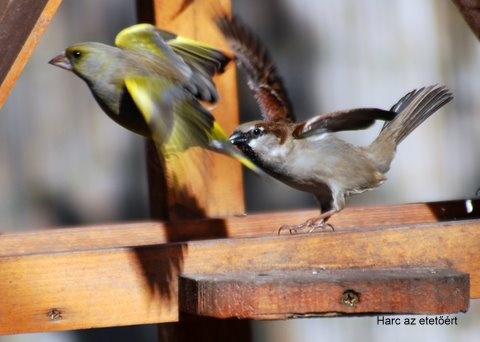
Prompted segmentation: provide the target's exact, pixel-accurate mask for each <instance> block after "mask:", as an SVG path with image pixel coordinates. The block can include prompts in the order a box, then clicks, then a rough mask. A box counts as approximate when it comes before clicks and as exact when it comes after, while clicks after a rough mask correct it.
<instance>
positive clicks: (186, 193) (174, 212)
mask: <svg viewBox="0 0 480 342" xmlns="http://www.w3.org/2000/svg"><path fill="white" fill-rule="evenodd" d="M216 4H217V5H218V6H221V7H222V8H223V9H224V10H225V11H226V12H227V13H228V12H229V11H230V1H229V0H221V1H218V2H216ZM137 7H138V16H139V20H140V21H150V22H153V23H154V24H155V25H157V26H158V27H160V28H162V29H165V30H169V31H172V32H175V33H176V34H180V35H183V36H185V37H188V38H192V39H196V40H198V41H201V42H203V43H206V44H209V45H211V46H214V47H217V48H226V43H225V41H224V40H223V38H222V36H221V34H220V32H219V31H218V30H217V29H216V27H215V25H214V24H213V21H212V14H213V12H212V8H213V6H212V2H210V1H169V0H155V1H140V0H138V1H137ZM235 77H236V75H235V67H234V65H233V63H231V65H229V66H228V67H227V69H226V72H225V73H223V74H222V75H219V76H217V77H215V79H214V80H215V83H216V86H217V89H218V91H219V94H220V100H219V102H218V103H217V104H216V105H215V106H213V108H209V109H210V110H211V112H212V114H213V115H214V116H215V118H216V120H217V121H218V122H219V124H220V126H222V127H223V129H224V131H225V133H226V134H227V135H229V134H230V133H231V132H233V130H234V128H235V127H236V126H237V125H238V101H237V88H236V78H235ZM207 107H208V106H207ZM209 107H212V106H209ZM147 151H148V152H149V153H148V169H149V191H150V200H151V202H150V207H151V212H152V217H154V218H157V219H159V218H162V219H170V220H177V219H184V218H188V217H190V218H201V217H216V216H230V215H237V214H243V213H244V211H245V207H244V203H243V184H242V173H241V166H240V164H239V163H238V162H237V161H235V160H233V159H232V158H228V157H226V156H223V155H220V154H217V153H213V152H208V151H205V150H201V149H199V148H191V149H189V150H188V151H186V152H183V153H181V154H180V155H179V156H178V157H179V158H181V159H182V160H184V161H191V160H195V161H196V163H195V164H194V166H193V167H191V166H190V165H189V166H188V170H187V171H188V177H187V176H186V175H183V176H180V177H177V178H176V179H175V177H174V175H172V174H171V169H172V167H171V164H172V161H171V160H167V161H166V169H167V172H166V173H164V172H162V171H161V167H162V162H161V161H160V162H159V160H158V158H157V156H155V155H154V154H155V151H154V149H153V148H151V147H149V148H148V149H147ZM185 164H188V162H185ZM163 178H166V181H165V180H163ZM165 197H166V198H165Z"/></svg>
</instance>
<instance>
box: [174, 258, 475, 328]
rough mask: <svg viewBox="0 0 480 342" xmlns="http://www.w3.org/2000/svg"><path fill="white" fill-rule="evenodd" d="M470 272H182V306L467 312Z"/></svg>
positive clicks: (327, 312) (289, 312)
mask: <svg viewBox="0 0 480 342" xmlns="http://www.w3.org/2000/svg"><path fill="white" fill-rule="evenodd" d="M469 291H470V286H469V278H468V274H466V273H462V272H457V271H454V270H451V269H441V268H440V269H439V268H410V267H396V268H390V269H378V268H370V269H364V268H360V269H359V268H353V269H303V270H299V269H295V270H270V271H266V272H260V273H259V272H227V273H213V274H212V273H205V274H185V275H182V276H181V277H180V285H179V306H180V311H181V312H186V313H188V314H191V315H199V316H209V317H215V318H240V319H257V320H258V319H288V318H298V317H313V316H332V315H338V314H346V313H349V314H366V313H370V314H372V313H373V314H379V313H383V314H410V313H415V314H430V315H432V314H436V315H439V314H450V313H457V312H466V311H467V309H468V305H469V301H470V294H469Z"/></svg>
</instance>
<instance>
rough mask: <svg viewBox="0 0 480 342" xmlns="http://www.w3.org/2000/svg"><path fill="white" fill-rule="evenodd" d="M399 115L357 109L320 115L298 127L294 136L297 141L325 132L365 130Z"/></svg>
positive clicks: (371, 109)
mask: <svg viewBox="0 0 480 342" xmlns="http://www.w3.org/2000/svg"><path fill="white" fill-rule="evenodd" d="M396 114H397V113H396V112H394V111H388V110H383V109H377V108H357V109H350V110H343V111H338V112H332V113H326V114H320V115H317V116H314V117H313V118H311V119H308V120H305V121H303V122H300V123H298V124H297V125H296V127H295V129H294V131H293V136H294V137H295V138H297V139H301V138H305V137H307V136H310V135H313V134H321V133H324V132H339V131H352V130H359V129H365V128H368V127H370V126H371V125H373V123H374V122H375V121H376V120H383V121H390V120H392V119H393V118H394V117H395V115H396Z"/></svg>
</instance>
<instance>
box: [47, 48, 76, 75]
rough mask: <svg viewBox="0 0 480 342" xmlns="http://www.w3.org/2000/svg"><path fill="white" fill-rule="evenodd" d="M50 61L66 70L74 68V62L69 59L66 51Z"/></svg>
mask: <svg viewBox="0 0 480 342" xmlns="http://www.w3.org/2000/svg"><path fill="white" fill-rule="evenodd" d="M48 63H49V64H51V65H55V66H58V67H60V68H62V69H65V70H70V71H71V70H72V64H71V63H70V61H69V60H68V58H67V56H65V53H64V52H63V53H61V54H59V55H58V56H56V57H54V58H52V59H51V60H50V61H49V62H48Z"/></svg>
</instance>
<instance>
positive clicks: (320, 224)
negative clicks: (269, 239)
mask: <svg viewBox="0 0 480 342" xmlns="http://www.w3.org/2000/svg"><path fill="white" fill-rule="evenodd" d="M319 229H322V230H326V229H331V231H332V232H333V231H335V228H334V227H333V226H332V225H331V224H330V223H327V222H326V221H325V220H324V219H318V218H313V219H309V220H307V221H305V222H304V223H302V224H293V225H290V224H284V225H282V226H281V227H280V228H279V229H278V235H280V234H282V232H283V231H287V230H288V232H289V233H290V235H293V234H298V233H300V231H306V233H313V232H314V231H316V230H319Z"/></svg>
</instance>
